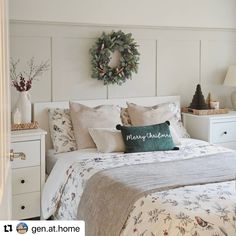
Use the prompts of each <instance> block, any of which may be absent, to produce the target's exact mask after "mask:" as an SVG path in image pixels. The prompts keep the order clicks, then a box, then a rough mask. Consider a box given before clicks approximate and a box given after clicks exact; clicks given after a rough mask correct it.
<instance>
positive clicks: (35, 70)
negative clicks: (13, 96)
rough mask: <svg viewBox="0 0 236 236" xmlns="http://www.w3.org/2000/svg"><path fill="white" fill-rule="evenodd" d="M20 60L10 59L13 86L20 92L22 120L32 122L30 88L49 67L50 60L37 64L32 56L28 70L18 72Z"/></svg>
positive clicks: (19, 105) (28, 63) (19, 107)
mask: <svg viewBox="0 0 236 236" xmlns="http://www.w3.org/2000/svg"><path fill="white" fill-rule="evenodd" d="M19 62H20V60H19V59H18V60H16V61H14V60H13V59H11V61H10V77H11V82H12V86H13V87H15V88H16V90H17V91H18V92H19V98H18V102H17V108H18V110H19V111H20V113H21V122H22V123H30V122H31V102H30V96H29V92H28V91H29V90H30V89H31V87H32V84H33V81H35V80H37V78H39V77H40V76H41V75H42V74H43V73H44V72H45V71H47V70H48V69H49V66H50V65H49V62H48V61H45V62H41V63H40V64H38V65H36V64H35V62H34V57H32V58H31V59H30V60H29V61H28V62H27V65H28V70H26V71H22V72H17V65H18V64H19Z"/></svg>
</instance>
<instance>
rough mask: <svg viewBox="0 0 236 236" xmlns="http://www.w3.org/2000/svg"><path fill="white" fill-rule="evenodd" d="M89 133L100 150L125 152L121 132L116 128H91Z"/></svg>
mask: <svg viewBox="0 0 236 236" xmlns="http://www.w3.org/2000/svg"><path fill="white" fill-rule="evenodd" d="M89 133H90V135H91V137H92V139H93V141H94V142H95V144H96V146H97V149H98V151H99V152H105V153H108V152H124V151H125V144H124V141H123V138H122V135H121V132H120V131H118V130H115V129H106V128H104V129H102V128H89Z"/></svg>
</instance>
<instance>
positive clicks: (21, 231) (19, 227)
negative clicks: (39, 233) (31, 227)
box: [16, 222, 28, 234]
mask: <svg viewBox="0 0 236 236" xmlns="http://www.w3.org/2000/svg"><path fill="white" fill-rule="evenodd" d="M16 231H17V233H19V234H25V233H26V232H27V231H28V225H27V224H26V223H24V222H20V223H19V224H18V225H17V226H16Z"/></svg>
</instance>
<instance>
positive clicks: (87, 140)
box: [70, 102, 121, 149]
mask: <svg viewBox="0 0 236 236" xmlns="http://www.w3.org/2000/svg"><path fill="white" fill-rule="evenodd" d="M70 114H71V119H72V124H73V128H74V133H75V139H76V143H77V147H78V149H83V148H93V147H96V145H95V143H94V142H93V140H92V138H91V136H90V135H89V131H88V128H113V129H115V127H116V125H117V124H120V123H121V119H120V108H119V107H118V106H115V105H101V106H97V107H87V106H85V105H82V104H79V103H76V102H70Z"/></svg>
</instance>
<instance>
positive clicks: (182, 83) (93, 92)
mask: <svg viewBox="0 0 236 236" xmlns="http://www.w3.org/2000/svg"><path fill="white" fill-rule="evenodd" d="M120 29H121V30H123V31H124V32H131V33H132V34H133V37H134V38H135V39H136V41H137V42H138V44H139V51H140V53H141V55H140V65H139V71H138V74H134V75H133V79H132V80H129V81H127V82H126V83H125V84H124V85H122V86H117V85H109V86H104V85H103V83H102V82H101V81H97V80H95V79H92V78H91V76H90V74H91V66H90V55H89V49H90V48H91V46H92V45H93V43H94V41H95V39H96V38H97V37H99V36H100V35H101V33H102V32H103V31H106V32H110V31H112V30H120ZM10 37H11V41H10V42H11V43H10V49H11V57H13V58H20V60H21V64H20V67H19V68H20V69H22V70H23V69H25V68H24V67H23V65H24V64H25V62H26V61H27V60H28V59H30V58H31V57H32V56H34V57H35V60H36V61H41V60H48V59H49V60H50V63H51V70H50V71H48V72H47V73H45V74H44V75H43V76H42V78H40V80H39V81H36V82H35V83H34V84H33V86H34V87H33V89H32V91H31V95H32V100H33V101H62V100H69V99H98V98H120V97H137V96H140V97H141V96H155V95H158V96H160V95H177V94H178V95H181V100H182V105H188V104H189V103H190V102H191V99H192V96H193V93H194V92H195V87H196V85H197V83H199V82H201V84H202V89H203V92H204V95H205V96H207V94H208V92H211V93H212V96H213V98H214V99H219V100H220V102H221V105H222V106H228V107H229V106H230V105H231V104H230V99H229V94H230V93H231V91H232V90H233V89H232V88H227V87H224V86H223V85H222V81H223V79H224V76H225V73H226V70H227V67H228V65H230V64H236V53H235V52H236V30H227V29H207V28H176V27H172V28H169V27H139V26H134V27H130V26H126V27H125V26H120V27H118V26H105V25H104V26H102V25H82V24H70V23H40V22H20V21H12V22H11V24H10ZM16 99H17V93H16V92H15V90H14V89H12V107H13V108H14V104H15V101H16Z"/></svg>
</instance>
